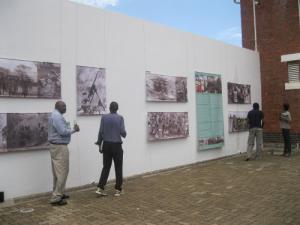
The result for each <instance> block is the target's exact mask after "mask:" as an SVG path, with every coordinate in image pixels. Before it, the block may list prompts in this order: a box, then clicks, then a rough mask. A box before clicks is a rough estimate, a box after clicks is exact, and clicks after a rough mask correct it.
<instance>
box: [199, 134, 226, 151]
mask: <svg viewBox="0 0 300 225" xmlns="http://www.w3.org/2000/svg"><path fill="white" fill-rule="evenodd" d="M222 143H224V137H223V136H217V137H209V138H205V139H201V140H199V141H198V144H199V148H200V149H201V147H202V146H204V145H214V144H222Z"/></svg>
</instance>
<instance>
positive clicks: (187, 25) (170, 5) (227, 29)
mask: <svg viewBox="0 0 300 225" xmlns="http://www.w3.org/2000/svg"><path fill="white" fill-rule="evenodd" d="M71 1H75V2H79V3H82V4H87V5H91V6H95V7H99V8H104V9H106V10H109V11H114V12H119V13H122V14H126V15H129V16H132V17H136V18H140V19H143V20H147V21H153V22H155V23H160V24H164V25H167V26H169V27H173V28H176V29H179V30H183V31H188V32H192V33H194V34H199V35H203V36H206V37H209V38H212V39H216V40H220V41H223V42H226V43H228V44H233V45H237V46H241V19H240V6H239V5H237V4H234V3H233V0H71Z"/></svg>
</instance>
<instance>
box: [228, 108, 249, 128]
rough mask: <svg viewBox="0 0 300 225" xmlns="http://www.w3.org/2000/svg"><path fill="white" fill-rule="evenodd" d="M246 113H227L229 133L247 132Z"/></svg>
mask: <svg viewBox="0 0 300 225" xmlns="http://www.w3.org/2000/svg"><path fill="white" fill-rule="evenodd" d="M247 114H248V112H229V123H228V128H229V133H233V132H242V131H248V129H249V128H248V120H247Z"/></svg>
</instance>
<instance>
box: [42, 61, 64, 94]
mask: <svg viewBox="0 0 300 225" xmlns="http://www.w3.org/2000/svg"><path fill="white" fill-rule="evenodd" d="M37 72H38V97H39V98H57V99H58V98H60V97H61V85H60V84H61V81H60V64H58V63H48V62H39V63H37Z"/></svg>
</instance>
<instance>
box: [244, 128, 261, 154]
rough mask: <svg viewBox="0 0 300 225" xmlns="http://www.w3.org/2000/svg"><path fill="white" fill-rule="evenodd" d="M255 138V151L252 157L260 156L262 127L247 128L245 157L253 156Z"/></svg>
mask: <svg viewBox="0 0 300 225" xmlns="http://www.w3.org/2000/svg"><path fill="white" fill-rule="evenodd" d="M255 140H256V152H255V156H254V158H258V159H260V158H261V147H262V143H263V129H262V128H251V129H250V130H249V137H248V147H247V157H248V158H253V147H254V141H255Z"/></svg>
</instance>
